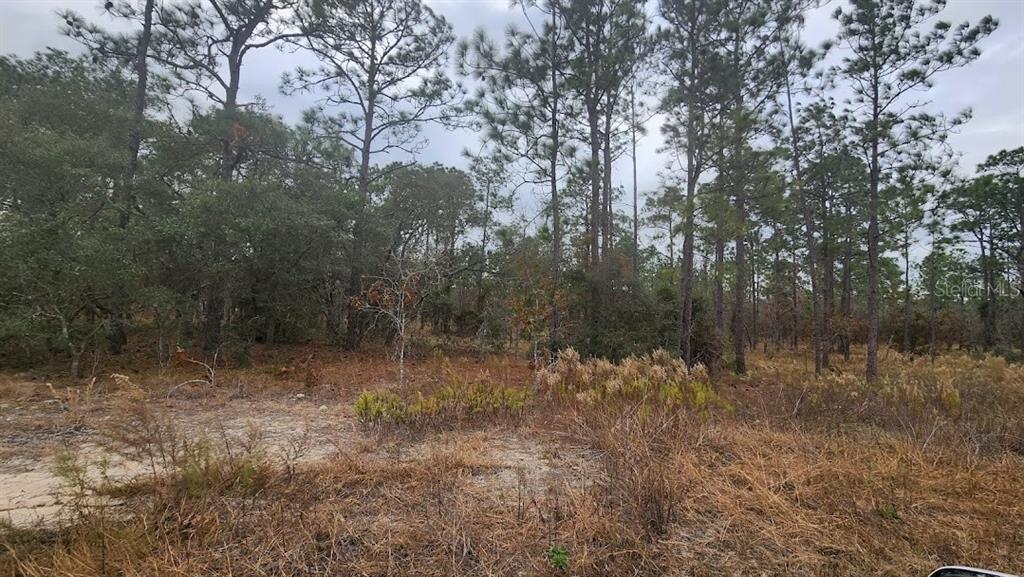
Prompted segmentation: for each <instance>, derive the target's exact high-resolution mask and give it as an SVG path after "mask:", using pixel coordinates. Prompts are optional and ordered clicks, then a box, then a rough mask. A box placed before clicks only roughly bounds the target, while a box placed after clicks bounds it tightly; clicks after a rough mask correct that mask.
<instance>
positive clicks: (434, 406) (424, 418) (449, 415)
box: [355, 382, 529, 429]
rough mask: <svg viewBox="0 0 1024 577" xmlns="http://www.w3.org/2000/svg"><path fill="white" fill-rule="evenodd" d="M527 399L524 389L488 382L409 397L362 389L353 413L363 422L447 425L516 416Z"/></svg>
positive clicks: (462, 385)
mask: <svg viewBox="0 0 1024 577" xmlns="http://www.w3.org/2000/svg"><path fill="white" fill-rule="evenodd" d="M528 398H529V395H528V393H527V391H525V390H523V389H517V388H513V387H503V386H495V385H492V384H490V383H487V382H477V383H472V384H448V385H445V386H444V387H442V388H440V389H438V390H437V391H435V392H433V393H430V394H426V395H425V394H423V393H422V392H420V391H417V392H415V393H414V394H413V395H411V396H410V397H409V398H402V397H400V396H399V395H398V394H396V393H394V392H391V391H363V392H362V393H361V394H360V395H359V397H358V398H357V399H356V402H355V413H356V418H357V419H359V422H360V423H362V424H364V425H373V426H378V427H379V426H394V425H401V426H407V427H411V428H415V429H421V428H424V427H446V426H452V425H458V424H460V423H464V422H467V421H477V420H482V419H487V420H494V419H518V418H519V417H521V416H522V413H523V409H524V408H525V406H526V402H527V400H528Z"/></svg>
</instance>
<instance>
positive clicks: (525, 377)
mask: <svg viewBox="0 0 1024 577" xmlns="http://www.w3.org/2000/svg"><path fill="white" fill-rule="evenodd" d="M261 354H262V353H261ZM265 354H266V358H267V359H274V360H273V361H271V362H269V363H266V364H262V363H263V362H264V361H265V360H266V359H264V360H262V361H261V360H257V363H256V364H255V365H254V367H252V368H248V369H236V370H237V371H239V372H238V373H231V374H233V375H234V376H233V377H231V378H238V379H241V380H245V379H247V378H248V377H247V376H246V375H254V376H255V375H265V378H266V382H265V383H262V384H260V385H259V386H250V385H249V384H248V382H246V387H247V388H248V390H249V391H251V392H250V394H266V395H275V394H280V393H279V392H277V391H281V390H287V391H290V392H289V393H288V394H293V391H306V392H307V393H308V392H309V391H310V390H313V391H314V393H311V394H322V395H328V394H331V395H335V396H336V397H337V398H339V399H342V400H343V402H346V403H351V402H352V401H353V400H354V398H355V393H356V392H357V391H359V390H364V389H365V390H378V389H382V388H393V387H392V385H391V383H393V382H394V381H393V380H391V381H389V380H388V379H389V376H388V375H389V374H390V373H389V372H388V370H386V369H384V368H381V366H380V365H381V364H382V363H381V361H380V359H379V358H376V359H374V358H372V357H365V359H364V358H361V357H334V356H331V355H327V354H320V353H319V352H318V353H317V356H316V357H315V358H316V362H317V364H316V367H315V371H314V372H315V373H316V374H315V375H313V377H315V378H313V377H311V376H310V372H311V370H310V369H309V368H308V364H307V365H306V368H302V365H300V364H299V363H300V362H301V361H302V360H304V359H306V358H309V353H305V354H300V353H299V352H298V351H296V352H295V354H293V355H290V356H287V359H288V362H289V363H292V364H294V365H295V366H296V367H300V368H298V369H297V370H296V371H295V374H293V375H290V376H285V377H282V376H281V375H280V371H279V367H280V366H282V364H283V363H282V361H283V360H285V356H283V354H282V353H279V352H274V351H268V352H266V353H265ZM257 358H258V359H259V358H260V357H259V355H257ZM340 359H344V362H342V361H341V360H340ZM293 361H294V362H293ZM573 362H574V363H576V364H575V365H572V364H570V363H566V364H565V365H563V366H562V367H560V368H558V369H556V370H555V371H556V372H555V373H552V372H551V371H546V372H545V373H543V374H541V375H538V376H537V377H536V378H535V377H534V376H532V375H531V374H530V373H529V372H528V370H527V369H526V368H525V366H524V363H521V362H518V361H515V360H511V359H502V360H500V361H497V362H496V361H494V360H492V361H491V362H481V361H479V360H477V359H474V358H472V357H466V358H463V359H455V360H451V361H445V360H444V359H440V358H433V357H427V358H423V359H419V360H417V361H414V362H413V363H412V364H411V367H410V372H409V373H408V374H409V375H412V378H411V379H410V381H411V383H410V385H409V386H408V387H407V388H406V389H403V390H400V391H398V393H400V394H402V395H404V396H408V395H412V394H415V393H424V394H431V393H433V392H436V391H437V390H439V389H440V388H441V387H444V386H446V383H450V382H451V380H452V378H453V374H454V375H461V378H464V379H466V380H467V382H468V381H472V382H480V381H481V380H489V382H492V383H495V384H496V385H499V384H500V385H502V386H518V387H527V388H532V386H533V383H535V382H536V383H539V385H540V388H539V389H537V390H536V392H535V399H536V400H535V402H531V403H530V404H529V405H528V410H527V413H526V414H525V415H524V417H523V422H522V423H521V424H519V425H517V427H516V428H515V429H514V430H513V431H509V430H508V429H505V428H502V427H493V426H491V425H490V424H488V423H487V422H480V421H478V420H474V421H467V422H466V423H465V425H464V426H463V425H460V426H458V427H454V430H447V431H445V430H446V429H453V427H450V426H447V427H442V426H438V427H437V429H439V430H442V431H445V432H436V433H430V432H429V431H427V433H426V434H425V435H424V436H420V437H417V438H397V440H396V439H391V443H390V444H389V445H387V446H375V445H374V444H373V443H369V444H368V445H367V446H366V447H364V448H359V447H355V446H342V447H341V449H340V450H339V451H338V452H337V453H336V454H335V455H333V456H331V457H329V458H326V459H321V460H318V461H312V462H305V463H297V462H296V460H295V459H289V458H287V457H285V456H278V455H275V454H272V453H270V452H267V451H264V450H262V449H261V447H260V443H259V442H258V435H256V437H254V438H253V439H256V440H253V439H249V440H248V441H247V440H246V439H245V438H239V439H236V440H234V441H231V442H228V441H223V442H220V443H210V442H208V441H200V440H197V439H195V438H193V437H190V436H189V435H188V434H185V433H187V431H185V432H183V431H181V430H180V429H179V428H177V427H176V424H175V422H174V421H173V419H168V418H167V413H166V412H165V411H164V409H163V408H162V405H161V404H160V403H159V402H156V400H157V399H162V398H163V397H162V394H163V393H164V392H165V391H166V388H160V387H157V386H152V387H149V388H147V387H146V386H142V387H141V388H140V391H141V392H142V394H141V396H140V392H139V391H135V392H131V391H130V390H129V389H128V388H127V386H125V388H123V389H122V390H121V391H120V392H117V393H109V394H108V398H107V399H105V400H104V399H100V401H98V402H100V403H101V404H102V403H108V404H109V406H118V407H121V413H122V416H123V417H124V418H122V419H121V420H117V419H114V420H113V422H111V420H108V421H107V422H108V424H107V426H106V428H105V430H106V431H109V434H110V439H111V441H110V442H111V443H113V444H117V446H119V447H120V448H121V449H120V451H119V452H120V453H121V454H123V455H127V456H128V457H131V458H136V459H139V460H142V459H147V458H148V459H154V457H153V455H160V454H163V453H167V454H173V455H174V457H173V458H169V459H166V460H165V461H164V462H162V464H161V467H160V473H159V474H158V475H148V476H147V477H145V478H143V479H141V480H136V481H135V482H133V483H128V484H120V485H115V486H110V485H108V486H105V487H103V488H102V489H103V490H102V491H96V490H95V489H99V488H100V487H99V486H98V485H97V486H96V487H93V488H92V489H93V491H91V492H89V494H88V495H87V496H83V497H82V498H81V499H78V500H73V501H72V502H69V503H68V504H67V507H66V511H67V512H69V513H73V515H70V516H68V517H67V518H66V519H64V520H63V521H62V522H60V523H57V524H56V525H54V526H52V527H50V528H48V529H26V528H8V529H6V530H2V531H0V532H2V533H3V536H2V537H0V539H2V547H3V548H4V550H5V551H6V552H5V553H0V575H11V576H15V575H17V576H21V575H24V576H36V575H48V576H49V575H57V576H71V575H125V576H136V575H137V576H161V575H176V576H180V575H223V576H250V575H251V576H257V575H260V576H266V575H271V576H285V575H289V576H291V575H381V576H383V575H417V576H441V575H559V574H567V575H580V576H584V575H594V576H597V575H664V574H672V575H718V574H727V575H836V576H846V575H849V576H853V575H892V576H896V575H924V574H927V572H928V571H930V570H931V569H934V568H935V567H936V566H938V565H941V564H946V563H963V564H972V565H979V566H989V567H991V568H993V569H998V570H1002V571H1011V572H1013V571H1016V572H1022V571H1024V456H1022V453H1021V451H1020V448H1019V445H1015V444H1014V439H1015V436H1014V435H1016V434H1017V433H1016V431H1019V430H1020V429H1019V428H1018V427H1020V424H1021V421H1022V420H1024V413H1022V412H1020V411H1019V410H1018V408H1019V405H1017V404H1016V403H1017V402H1018V401H1019V398H1020V397H1019V395H1020V394H1021V392H1022V390H1024V381H1022V380H1021V378H1022V374H1024V373H1022V372H1021V369H1020V368H1019V367H1013V366H1007V365H1005V364H1000V363H1001V361H998V362H997V361H993V360H990V359H982V360H973V359H969V358H966V357H952V356H951V357H945V358H943V359H942V360H941V362H940V363H937V364H936V366H934V367H932V366H931V365H930V363H927V362H923V361H918V360H915V359H909V358H902V357H890V358H889V359H888V363H887V365H886V380H885V384H884V385H882V386H876V385H870V386H869V385H867V384H865V383H862V382H860V381H859V380H857V379H856V377H851V376H848V375H852V374H853V370H852V366H851V367H850V370H848V371H845V372H840V373H837V374H836V375H834V376H831V377H828V378H827V379H823V380H822V381H814V379H813V378H812V377H811V375H810V374H809V372H808V370H807V368H806V365H805V364H804V363H803V361H802V359H799V358H795V357H784V356H777V357H775V358H767V357H763V356H756V357H755V359H754V360H753V362H752V365H753V367H754V369H753V371H752V374H751V376H749V377H747V378H744V379H734V378H730V379H728V380H726V381H723V382H720V383H718V386H717V394H716V395H714V397H708V395H709V394H710V393H709V392H708V391H705V390H704V389H703V388H701V387H695V386H693V385H694V383H701V382H702V381H703V379H705V378H706V376H705V375H704V374H703V373H701V372H699V371H698V372H695V373H694V372H687V371H685V368H684V369H682V372H680V369H679V367H678V365H676V364H674V363H672V362H671V361H670V360H668V359H665V358H662V357H654V358H648V359H646V360H642V359H641V360H637V359H634V360H631V361H628V362H625V363H622V364H620V365H611V364H607V363H604V364H600V363H594V364H591V363H584V362H582V361H578V360H577V361H573ZM286 366H291V365H286ZM226 370H227V371H231V370H232V369H226ZM557 371H561V372H560V373H559V372H557ZM840 371H843V368H842V367H841V368H840ZM580 375H583V376H580ZM390 378H393V376H392V377H390ZM218 379H219V380H220V379H221V376H220V375H218ZM377 379H380V380H377ZM133 380H134V381H135V382H138V383H145V382H146V381H145V378H144V377H142V378H136V377H133ZM310 381H315V382H310ZM221 382H226V381H221ZM275 382H276V384H275ZM673 383H674V385H673ZM682 385H685V386H682ZM673 387H674V388H673ZM252 391H262V392H258V393H257V392H252ZM548 391H555V392H557V394H548ZM559 391H560V392H559ZM951 391H956V395H955V396H956V398H958V399H959V402H958V403H954V402H953V398H954V395H953V394H952V393H951ZM711 392H713V391H711ZM570 393H571V394H570ZM112 398H116V399H118V400H117V401H116V402H115V401H114V400H112ZM709 398H710V399H711V400H709ZM673 399H675V400H673ZM679 399H682V400H679ZM699 399H704V400H703V401H700V402H698V400H699ZM597 401H600V402H597ZM677 401H678V402H677ZM175 402H176V403H186V402H188V401H186V400H178V401H175ZM226 402H230V401H226ZM890 405H891V406H890ZM109 406H108V409H109ZM94 413H95V411H94ZM86 414H92V413H88V412H87V413H86ZM94 416H95V415H94ZM346 418H348V419H350V420H351V417H346ZM87 422H88V419H87ZM349 425H351V422H350V423H349ZM338 426H339V427H342V426H346V425H345V424H343V423H340V422H339V424H338ZM254 434H255V433H254ZM168 443H170V444H171V445H173V447H174V448H173V449H172V448H169V447H167V446H164V445H166V444H168ZM133 455H134V456H133ZM554 548H557V549H558V550H563V549H564V551H566V552H567V554H568V557H569V562H568V567H567V568H566V569H564V570H562V569H559V568H557V567H555V566H553V565H552V562H551V560H550V557H549V552H550V551H551V550H553V549H554Z"/></svg>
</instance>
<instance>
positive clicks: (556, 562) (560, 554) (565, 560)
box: [544, 545, 569, 571]
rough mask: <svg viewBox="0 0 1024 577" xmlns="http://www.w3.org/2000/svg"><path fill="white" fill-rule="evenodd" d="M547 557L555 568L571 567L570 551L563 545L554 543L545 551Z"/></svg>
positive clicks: (565, 568) (562, 569) (549, 563)
mask: <svg viewBox="0 0 1024 577" xmlns="http://www.w3.org/2000/svg"><path fill="white" fill-rule="evenodd" d="M544 556H545V558H546V559H547V561H548V565H550V566H551V567H552V568H553V569H557V570H559V571H565V570H567V569H568V568H569V551H568V549H566V548H565V547H563V546H561V545H552V546H550V547H548V550H547V551H546V552H545V553H544Z"/></svg>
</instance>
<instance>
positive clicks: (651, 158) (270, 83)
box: [0, 0, 1024, 212]
mask: <svg viewBox="0 0 1024 577" xmlns="http://www.w3.org/2000/svg"><path fill="white" fill-rule="evenodd" d="M426 1H427V3H428V4H429V5H430V6H431V7H433V9H434V10H435V11H436V12H438V13H440V14H441V15H443V16H444V17H445V18H447V19H448V20H449V22H451V23H452V26H453V28H454V31H455V34H456V35H457V36H459V37H466V36H469V35H470V34H472V33H473V32H474V31H475V30H476V29H478V28H483V29H484V30H485V31H487V32H488V33H489V34H490V35H491V36H492V37H500V36H501V35H502V34H503V32H504V29H505V27H506V26H508V25H509V24H517V25H522V24H523V23H524V20H523V16H522V12H521V10H520V9H519V8H514V7H510V5H509V2H508V1H507V0H426ZM838 4H840V2H839V1H838V0H834V1H833V2H830V3H827V4H825V5H824V6H822V7H820V8H818V9H815V10H813V11H812V12H810V13H809V14H808V18H807V23H806V28H805V30H804V39H805V42H806V43H807V44H808V45H811V46H817V45H819V44H820V43H821V42H822V41H824V40H825V39H827V38H830V37H832V36H833V35H834V34H835V31H836V24H835V22H834V21H833V20H832V18H831V13H832V12H833V11H834V10H835V8H836V6H837V5H838ZM65 9H70V10H74V11H76V12H78V13H80V14H81V15H83V16H85V17H86V18H88V19H91V20H93V21H95V22H98V23H101V24H108V25H109V22H108V21H107V17H106V16H105V15H104V14H103V10H102V1H94V0H0V54H14V55H17V56H21V57H27V56H30V55H31V54H32V53H33V52H35V51H38V50H43V49H45V48H46V47H48V46H52V47H57V48H63V49H67V50H71V51H76V50H79V49H80V48H79V47H78V46H77V45H76V44H75V43H74V42H73V41H71V40H69V39H68V38H66V37H63V36H62V35H61V34H60V32H59V27H60V19H59V18H58V17H57V12H58V11H60V10H65ZM652 10H653V3H652ZM986 14H991V15H992V16H994V17H996V18H997V19H998V20H999V22H1000V26H999V28H998V30H996V32H995V33H993V34H992V35H991V36H990V37H989V38H987V39H986V40H985V41H984V42H983V43H982V45H981V49H982V56H981V57H980V58H979V59H978V60H977V61H976V62H974V63H973V64H971V65H970V66H968V67H966V68H963V69H958V70H953V71H950V72H947V73H945V74H943V75H941V76H940V77H938V78H937V81H936V85H935V87H933V88H932V89H930V90H929V91H928V93H927V94H926V97H927V98H928V99H930V100H931V101H932V104H931V106H930V107H929V109H928V110H929V111H931V112H943V113H946V114H948V115H954V114H956V113H958V112H960V111H961V110H964V109H965V108H970V109H972V110H973V118H972V120H971V121H970V122H969V123H968V124H967V125H966V126H964V127H962V128H960V129H959V131H958V133H957V134H954V135H953V136H952V137H951V138H950V143H951V145H952V146H953V147H954V148H955V149H956V150H958V151H960V152H961V153H962V159H961V161H960V165H961V171H962V172H963V173H965V174H970V173H972V172H973V170H974V167H975V166H976V165H977V164H979V163H980V162H982V161H984V160H985V158H986V157H987V156H988V155H990V154H993V153H995V152H998V151H999V150H1002V149H1004V148H1016V147H1019V146H1024V0H949V3H948V6H947V8H946V10H945V11H943V13H942V14H941V18H942V19H944V20H949V21H951V22H954V23H958V22H961V21H963V20H969V21H971V22H975V21H977V20H978V19H979V18H981V17H982V16H984V15H986ZM840 56H841V54H833V58H838V57H840ZM311 63H312V61H311V60H310V57H309V56H306V55H301V54H294V53H288V52H282V51H279V50H276V49H274V48H267V49H263V50H261V51H259V52H258V53H255V54H253V55H251V56H249V58H248V60H247V65H246V66H247V67H246V69H245V70H244V71H243V86H242V97H243V98H244V99H251V98H252V97H254V96H255V95H259V96H261V97H263V98H264V99H266V100H267V102H268V103H269V104H270V105H271V107H272V108H273V110H274V111H275V112H276V113H277V114H280V115H281V116H282V117H284V118H285V119H286V120H287V121H291V122H294V121H296V120H298V119H299V117H300V115H301V112H302V110H303V109H305V108H307V107H309V106H310V105H311V104H312V103H313V101H312V100H311V98H309V97H296V96H284V95H282V94H280V92H279V90H278V86H279V82H280V78H281V74H282V73H284V72H286V71H289V70H291V69H293V68H295V67H296V66H297V65H299V64H305V65H307V66H308V65H310V64H311ZM659 124H660V118H659V117H658V116H655V117H653V118H652V119H651V120H650V121H649V123H648V126H647V134H646V135H644V136H642V137H641V140H640V141H639V143H638V150H637V172H638V182H639V189H640V196H641V197H643V195H644V193H645V192H649V191H653V190H655V189H657V188H658V186H659V185H660V184H661V182H662V174H663V169H664V166H665V163H666V160H667V159H666V157H665V155H664V154H661V153H659V152H658V149H659V147H660V146H661V144H662V141H661V138H660V133H659V129H658V128H659ZM424 136H425V137H426V138H427V139H428V141H429V144H428V145H427V146H425V147H424V148H423V149H422V151H421V152H420V153H418V155H417V157H416V159H417V160H419V161H421V162H440V163H444V164H449V165H454V166H459V167H463V168H464V167H465V165H466V161H465V160H464V158H463V157H462V152H463V150H465V149H471V150H474V151H475V150H477V149H479V147H480V141H479V137H478V135H477V134H475V133H473V132H471V131H469V130H456V131H447V130H445V129H443V128H441V127H430V128H428V129H427V130H426V131H425V132H424ZM630 168H631V167H630V159H629V158H628V157H625V158H622V159H620V160H619V161H618V164H617V165H616V166H615V175H616V181H617V184H619V185H621V186H623V187H625V188H626V189H627V190H631V182H632V173H631V170H630ZM524 194H526V195H532V194H534V193H533V192H531V191H524ZM536 194H537V195H538V198H539V197H541V196H542V195H543V194H545V193H544V192H543V191H541V190H538V191H536ZM627 196H629V195H627ZM539 204H540V203H539V202H531V199H530V198H524V199H521V202H520V206H523V207H527V208H526V210H529V207H530V206H539ZM617 208H618V209H619V210H622V211H626V212H632V208H631V200H630V199H628V198H627V199H624V200H623V201H622V202H620V205H619V206H618V207H617Z"/></svg>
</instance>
